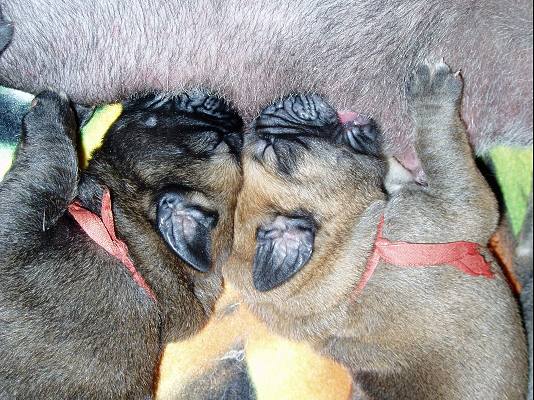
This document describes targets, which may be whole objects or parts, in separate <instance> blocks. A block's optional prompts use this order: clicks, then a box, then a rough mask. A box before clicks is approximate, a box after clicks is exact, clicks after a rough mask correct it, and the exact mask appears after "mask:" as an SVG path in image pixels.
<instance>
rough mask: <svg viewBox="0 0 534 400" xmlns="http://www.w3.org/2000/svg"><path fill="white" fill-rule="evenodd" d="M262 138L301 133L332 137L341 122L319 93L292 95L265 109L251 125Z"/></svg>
mask: <svg viewBox="0 0 534 400" xmlns="http://www.w3.org/2000/svg"><path fill="white" fill-rule="evenodd" d="M254 129H255V131H256V134H257V135H258V136H259V137H261V138H263V139H272V138H273V137H274V138H276V137H279V138H284V139H292V138H295V139H296V138H298V137H302V136H316V137H324V138H334V137H335V136H336V135H337V134H338V131H339V130H340V129H342V126H341V123H340V121H339V118H338V114H337V112H336V111H335V110H334V109H333V108H332V107H331V106H330V105H329V104H328V103H327V102H326V101H325V100H324V99H323V98H322V97H320V96H319V95H316V94H307V95H295V96H289V97H286V98H285V99H283V100H281V101H279V102H276V103H274V104H272V105H270V106H269V107H267V108H265V109H264V110H263V112H262V113H261V114H260V116H259V117H258V118H257V119H256V121H255V124H254Z"/></svg>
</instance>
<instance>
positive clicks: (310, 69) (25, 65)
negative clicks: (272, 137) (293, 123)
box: [0, 0, 533, 166]
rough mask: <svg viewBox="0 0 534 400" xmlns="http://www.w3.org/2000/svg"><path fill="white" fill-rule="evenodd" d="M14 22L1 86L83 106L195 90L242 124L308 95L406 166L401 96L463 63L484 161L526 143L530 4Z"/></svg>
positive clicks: (215, 9)
mask: <svg viewBox="0 0 534 400" xmlns="http://www.w3.org/2000/svg"><path fill="white" fill-rule="evenodd" d="M2 4H3V6H4V13H5V14H6V15H7V16H8V17H9V18H10V19H12V20H13V22H14V24H15V36H14V39H13V42H12V45H11V46H10V47H9V48H8V50H7V51H6V54H5V57H4V58H3V59H2V60H1V61H0V82H2V83H3V84H6V85H10V86H13V87H16V88H21V89H24V90H26V91H30V92H34V93H35V92H38V91H39V90H41V89H43V88H48V87H51V88H59V89H62V90H65V91H66V92H67V93H68V94H69V95H70V96H71V97H72V98H73V99H74V100H75V101H77V102H81V103H97V102H110V101H116V100H120V99H123V98H124V97H128V96H130V95H131V94H132V93H135V92H139V91H147V90H166V91H174V92H181V91H182V90H184V89H185V88H189V87H196V86H203V87H206V88H209V89H210V90H214V91H216V92H219V93H220V94H221V95H223V96H224V97H226V98H228V99H230V100H231V101H233V102H234V103H235V104H236V106H237V108H238V109H239V111H240V112H241V113H242V115H243V116H244V117H251V116H255V115H256V114H257V113H258V112H259V110H260V109H261V108H262V107H263V106H265V105H266V104H268V103H270V102H271V101H273V99H276V98H279V97H282V96H285V95H287V94H289V93H290V92H299V93H302V92H306V91H315V92H318V93H321V94H323V95H325V96H326V97H327V98H328V100H329V101H330V102H331V103H332V105H333V106H334V107H335V108H336V109H338V110H342V109H352V110H356V111H359V112H362V113H367V114H372V115H373V116H374V117H375V118H376V119H377V120H378V121H380V123H381V125H382V128H383V131H384V134H385V136H386V145H387V151H388V152H389V153H391V154H396V155H398V156H399V157H401V158H404V161H405V164H411V165H412V166H413V165H414V164H417V162H416V161H415V160H413V151H412V144H413V140H412V136H411V132H412V127H413V126H412V123H411V120H410V118H409V117H408V112H407V104H406V102H405V99H404V97H403V81H404V80H405V78H406V71H410V70H411V69H412V68H413V67H414V66H415V65H418V64H419V63H420V62H422V61H423V59H424V57H426V56H431V57H433V58H439V57H442V56H445V57H447V59H448V60H449V61H450V64H451V65H452V67H453V68H456V69H458V68H459V67H460V66H461V67H462V68H463V71H462V72H463V75H464V77H465V81H466V93H465V97H464V108H463V117H464V120H465V121H466V123H467V126H468V129H469V132H470V135H471V140H472V142H473V144H474V145H475V148H476V150H477V151H478V152H479V153H481V152H484V151H485V150H487V149H488V148H490V147H491V146H494V145H495V144H514V145H531V144H532V88H533V85H532V1H530V0H508V1H500V0H489V1H484V2H480V1H476V0H469V1H464V0H447V1H442V0H440V1H438V0H424V1H423V0H410V1H404V0H393V1H381V2H377V1H374V0H358V1H356V0H351V1H342V0H326V1H325V0H297V1H291V2H287V1H282V0H256V1H243V0H229V1H218V0H196V1H167V0H155V1H147V0H97V1H93V2H90V3H87V2H86V1H84V0H72V1H68V2H64V1H51V0H3V1H2Z"/></svg>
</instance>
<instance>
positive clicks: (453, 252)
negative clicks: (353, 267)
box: [356, 215, 495, 294]
mask: <svg viewBox="0 0 534 400" xmlns="http://www.w3.org/2000/svg"><path fill="white" fill-rule="evenodd" d="M383 229H384V216H383V215H382V218H381V219H380V223H379V224H378V231H377V235H376V240H375V244H374V248H373V253H372V254H371V257H370V258H369V260H368V261H367V266H366V267H365V271H364V272H363V275H362V277H361V279H360V282H359V283H358V286H357V288H356V293H357V294H360V293H361V292H362V291H363V289H364V288H365V286H366V285H367V282H369V280H370V279H371V277H372V276H373V273H374V272H375V269H376V267H377V266H378V263H379V262H380V260H383V261H385V262H387V263H388V264H393V265H396V266H398V267H404V268H424V267H429V266H436V265H443V264H448V265H453V266H454V267H456V268H457V269H459V270H460V271H462V272H464V273H466V274H468V275H471V276H484V277H486V278H494V277H495V274H494V273H493V271H492V270H491V266H490V264H489V263H488V262H487V261H486V259H485V258H484V257H483V256H482V254H480V246H479V245H478V244H477V243H473V242H452V243H407V242H392V241H390V240H388V239H386V238H384V237H383Z"/></svg>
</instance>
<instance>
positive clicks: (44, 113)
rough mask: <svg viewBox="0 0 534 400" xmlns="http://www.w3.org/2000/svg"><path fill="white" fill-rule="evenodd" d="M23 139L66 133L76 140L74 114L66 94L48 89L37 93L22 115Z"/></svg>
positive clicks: (49, 136) (35, 138) (63, 134)
mask: <svg viewBox="0 0 534 400" xmlns="http://www.w3.org/2000/svg"><path fill="white" fill-rule="evenodd" d="M22 127H23V139H24V140H25V141H30V142H31V141H32V140H38V139H39V138H51V137H53V136H54V135H62V136H65V135H67V136H68V137H70V138H71V140H72V141H73V143H74V142H75V140H76V133H77V127H76V116H75V113H74V110H73V108H72V107H71V105H70V101H69V99H68V97H67V95H66V94H64V93H56V92H53V91H50V90H47V91H44V92H41V93H39V94H38V95H37V96H35V98H34V99H33V101H32V103H31V107H30V110H29V111H28V112H27V113H26V115H25V116H24V119H23V122H22Z"/></svg>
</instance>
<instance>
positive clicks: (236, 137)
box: [223, 132, 243, 154]
mask: <svg viewBox="0 0 534 400" xmlns="http://www.w3.org/2000/svg"><path fill="white" fill-rule="evenodd" d="M223 141H224V142H225V143H226V144H227V145H228V148H229V149H230V152H232V153H234V154H240V153H241V150H242V149H243V135H242V134H241V133H239V132H228V133H226V134H225V135H224V137H223Z"/></svg>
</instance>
